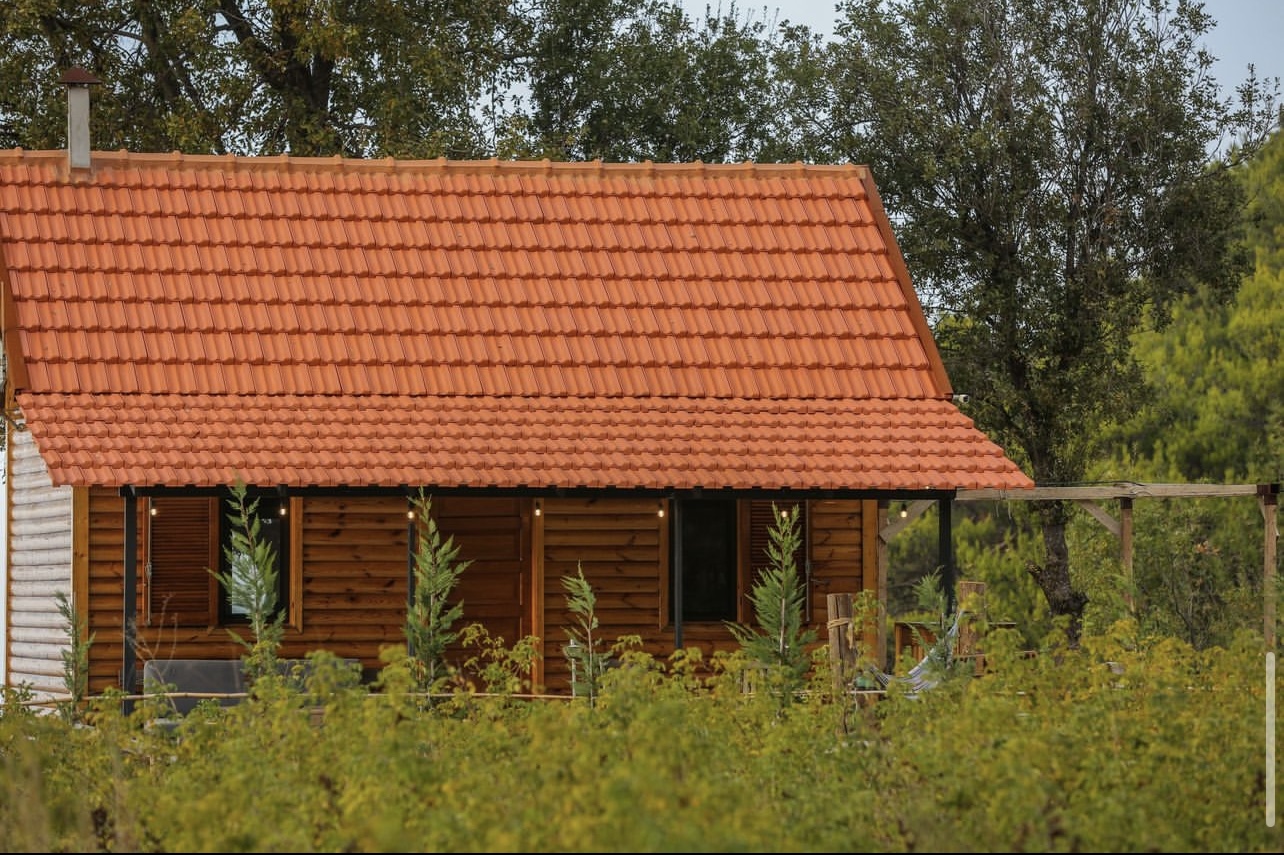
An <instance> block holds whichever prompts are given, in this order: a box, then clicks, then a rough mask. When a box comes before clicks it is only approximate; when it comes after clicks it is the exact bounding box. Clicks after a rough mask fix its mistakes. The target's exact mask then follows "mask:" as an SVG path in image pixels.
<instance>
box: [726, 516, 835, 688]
mask: <svg viewBox="0 0 1284 855" xmlns="http://www.w3.org/2000/svg"><path fill="white" fill-rule="evenodd" d="M799 515H800V511H799V509H798V506H797V505H795V506H794V507H793V509H792V510H785V511H784V512H781V511H780V510H779V509H777V508H776V505H775V503H774V502H773V503H772V505H771V517H772V523H771V528H770V529H768V530H767V535H768V538H769V542H768V544H767V561H768V563H767V566H766V567H764V568H762V569H761V570H760V571H759V572H758V577H757V578H756V579H755V580H754V584H753V589H752V590H751V591H750V592H749V600H750V602H751V603H752V604H753V614H754V618H755V619H756V620H757V624H758V625H757V626H756V627H755V626H744V625H742V624H738V623H728V624H727V629H729V630H730V631H731V634H732V636H733V637H734V638H735V639H736V641H737V642H738V643H739V644H740V646H741V647H742V648H743V649H744V650H745V652H746V653H748V654H749V656H750V658H751V659H753V660H754V662H756V663H758V664H759V665H761V666H762V667H763V669H764V672H765V677H766V680H767V682H768V684H769V685H770V686H771V687H772V691H773V692H775V693H776V695H777V697H778V698H779V699H780V700H781V702H782V703H783V704H788V703H789V702H791V701H792V700H793V696H794V693H795V692H796V691H797V690H798V689H800V688H801V687H802V685H803V683H804V682H805V681H806V675H807V669H808V666H809V665H810V661H809V659H810V653H809V651H808V645H810V644H812V643H813V642H814V641H815V640H816V632H815V630H812V629H804V621H805V620H806V614H805V611H806V608H805V607H806V602H807V583H806V582H805V581H803V578H802V574H800V573H799V572H798V564H797V562H796V560H795V556H797V555H798V551H799V549H800V548H801V546H802V537H803V536H802V532H801V531H800V530H799V528H798V519H799Z"/></svg>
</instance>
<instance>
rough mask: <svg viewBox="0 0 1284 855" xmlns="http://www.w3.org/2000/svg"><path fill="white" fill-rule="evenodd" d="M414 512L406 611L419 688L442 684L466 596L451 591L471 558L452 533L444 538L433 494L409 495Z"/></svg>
mask: <svg viewBox="0 0 1284 855" xmlns="http://www.w3.org/2000/svg"><path fill="white" fill-rule="evenodd" d="M411 508H412V510H413V512H414V515H415V521H416V536H415V552H414V580H415V590H414V595H413V597H412V599H411V604H410V610H409V613H408V614H407V616H406V630H405V631H406V643H407V647H408V653H409V656H410V660H411V665H412V668H413V669H414V673H415V682H416V683H417V685H418V686H419V688H420V690H421V691H425V692H433V691H438V690H439V689H441V688H442V681H443V680H444V679H445V678H446V677H447V675H448V674H449V671H450V669H449V666H448V664H447V662H446V649H447V648H448V647H450V645H452V644H454V643H455V642H456V641H457V640H458V638H459V633H458V632H456V631H455V630H454V629H453V627H454V625H455V622H456V621H458V620H459V619H460V618H461V617H463V614H464V604H463V603H462V602H451V599H450V598H451V593H452V592H453V591H454V590H455V586H456V585H458V583H459V577H460V575H462V574H463V572H464V571H465V570H467V569H468V567H469V565H471V564H472V562H471V561H461V560H459V551H460V549H461V547H460V545H459V544H457V543H455V538H454V536H451V537H445V538H443V537H442V535H441V529H439V528H438V527H437V521H436V520H434V519H433V517H432V499H431V497H428V496H426V495H424V494H423V492H422V491H421V492H420V494H419V495H418V496H416V497H415V498H414V499H413V500H412V501H411Z"/></svg>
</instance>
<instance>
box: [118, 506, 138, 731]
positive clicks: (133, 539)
mask: <svg viewBox="0 0 1284 855" xmlns="http://www.w3.org/2000/svg"><path fill="white" fill-rule="evenodd" d="M120 495H121V497H122V498H123V499H124V500H125V502H124V505H125V519H124V521H123V527H124V530H125V531H124V535H125V554H124V556H123V559H124V564H125V568H124V569H125V578H124V586H123V588H122V590H121V593H122V595H123V598H124V606H123V613H122V614H121V633H122V638H121V640H122V641H123V642H124V644H123V645H122V646H123V648H124V649H123V651H122V652H121V663H120V665H121V668H120V688H121V690H122V691H124V692H125V694H126V695H133V694H134V693H135V692H136V691H138V687H137V686H135V685H134V684H135V683H136V682H137V680H138V643H137V632H138V498H137V494H136V493H135V492H134V488H133V487H122V488H121V489H120ZM133 710H134V702H133V701H131V700H126V701H124V702H123V704H122V707H121V711H122V712H123V713H124V714H125V715H129V714H130V713H131V712H133Z"/></svg>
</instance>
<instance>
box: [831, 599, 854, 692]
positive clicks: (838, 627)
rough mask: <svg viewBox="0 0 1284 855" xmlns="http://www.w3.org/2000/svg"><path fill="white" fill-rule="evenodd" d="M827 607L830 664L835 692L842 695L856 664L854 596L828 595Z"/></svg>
mask: <svg viewBox="0 0 1284 855" xmlns="http://www.w3.org/2000/svg"><path fill="white" fill-rule="evenodd" d="M825 607H826V609H827V611H828V613H829V622H828V626H829V664H830V666H831V667H832V668H833V672H834V692H835V693H836V694H842V693H843V692H845V691H846V686H847V678H848V677H849V676H850V675H851V673H852V671H853V670H854V668H855V664H856V652H855V650H853V649H852V644H851V638H852V631H851V629H852V595H851V594H827V595H826V596H825Z"/></svg>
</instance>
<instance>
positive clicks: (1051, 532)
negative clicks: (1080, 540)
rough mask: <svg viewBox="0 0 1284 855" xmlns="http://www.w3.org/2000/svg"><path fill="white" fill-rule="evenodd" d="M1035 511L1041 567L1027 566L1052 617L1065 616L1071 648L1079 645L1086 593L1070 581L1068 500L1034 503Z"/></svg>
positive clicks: (1086, 600)
mask: <svg viewBox="0 0 1284 855" xmlns="http://www.w3.org/2000/svg"><path fill="white" fill-rule="evenodd" d="M1035 504H1036V505H1037V506H1038V507H1036V509H1035V513H1036V515H1037V517H1038V519H1039V525H1040V527H1041V528H1042V529H1043V548H1044V560H1043V566H1042V567H1039V566H1037V565H1034V564H1031V565H1030V566H1029V567H1028V568H1027V569H1028V570H1029V571H1030V575H1031V576H1033V577H1034V581H1035V582H1037V583H1038V585H1039V588H1040V589H1042V591H1043V595H1044V597H1046V598H1047V600H1048V606H1049V608H1051V610H1052V615H1053V617H1062V616H1064V617H1066V618H1068V619H1069V622H1068V623H1067V625H1066V639H1067V641H1069V643H1070V646H1071V647H1076V648H1077V647H1078V646H1079V636H1080V634H1081V633H1082V630H1083V610H1084V607H1085V606H1087V604H1088V596H1087V594H1084V593H1083V592H1082V591H1079V590H1076V589H1075V587H1074V584H1073V583H1072V582H1071V580H1070V550H1069V548H1068V547H1067V546H1066V522H1067V520H1068V519H1069V516H1070V504H1069V503H1068V502H1037V503H1035Z"/></svg>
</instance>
